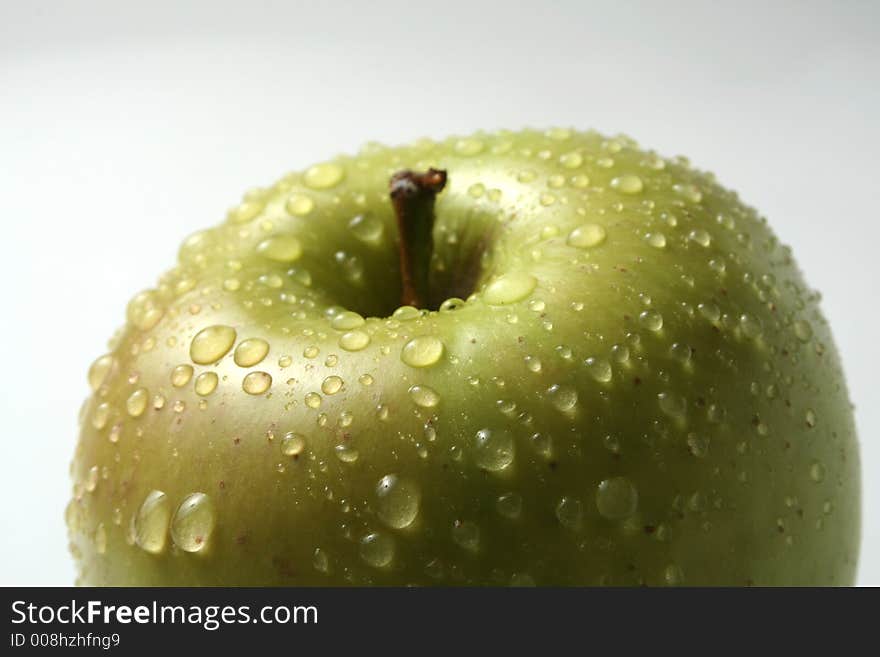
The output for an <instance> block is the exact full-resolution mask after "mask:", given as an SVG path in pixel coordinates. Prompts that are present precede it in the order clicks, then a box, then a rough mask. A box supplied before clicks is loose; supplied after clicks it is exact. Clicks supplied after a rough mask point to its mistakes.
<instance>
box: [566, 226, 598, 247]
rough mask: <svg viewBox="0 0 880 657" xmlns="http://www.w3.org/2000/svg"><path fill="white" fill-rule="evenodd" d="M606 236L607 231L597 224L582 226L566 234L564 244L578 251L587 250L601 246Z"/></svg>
mask: <svg viewBox="0 0 880 657" xmlns="http://www.w3.org/2000/svg"><path fill="white" fill-rule="evenodd" d="M607 236H608V233H607V231H606V230H605V228H604V227H603V226H600V225H599V224H582V225H581V226H578V227H577V228H575V229H574V230H572V231H571V232H570V233H569V234H568V239H567V240H566V243H567V244H568V245H569V246H573V247H576V248H578V249H589V248H592V247H594V246H599V245H600V244H602V243H603V242H604V241H605V239H606V238H607Z"/></svg>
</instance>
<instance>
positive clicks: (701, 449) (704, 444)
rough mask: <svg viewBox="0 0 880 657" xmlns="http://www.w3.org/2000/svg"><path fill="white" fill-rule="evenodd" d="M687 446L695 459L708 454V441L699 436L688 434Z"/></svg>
mask: <svg viewBox="0 0 880 657" xmlns="http://www.w3.org/2000/svg"><path fill="white" fill-rule="evenodd" d="M687 446H688V449H689V450H690V453H691V454H693V455H694V456H696V457H697V458H703V457H704V456H706V455H707V454H708V453H709V439H708V438H707V437H706V436H703V435H700V434H696V433H689V434H688V437H687Z"/></svg>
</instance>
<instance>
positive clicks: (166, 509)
mask: <svg viewBox="0 0 880 657" xmlns="http://www.w3.org/2000/svg"><path fill="white" fill-rule="evenodd" d="M170 519H171V506H170V503H169V501H168V497H167V496H166V495H165V493H163V492H162V491H160V490H153V491H150V493H149V494H148V495H147V497H146V498H145V499H144V502H143V504H141V506H140V508H139V509H138V511H137V513H136V514H135V516H134V519H133V521H132V522H133V524H132V530H133V534H134V542H135V543H136V544H137V545H138V547H140V548H141V549H142V550H144V551H145V552H149V553H151V554H159V553H160V552H162V550H164V549H165V539H166V537H167V535H168V522H169V520H170Z"/></svg>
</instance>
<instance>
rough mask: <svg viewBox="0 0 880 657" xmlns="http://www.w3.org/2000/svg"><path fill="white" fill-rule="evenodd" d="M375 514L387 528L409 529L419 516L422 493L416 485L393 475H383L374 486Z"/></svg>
mask: <svg viewBox="0 0 880 657" xmlns="http://www.w3.org/2000/svg"><path fill="white" fill-rule="evenodd" d="M376 496H377V497H378V498H379V502H378V506H377V512H378V514H379V518H380V520H382V522H384V523H385V524H386V525H388V526H389V527H393V528H394V529H402V528H404V527H409V526H410V525H411V524H412V523H413V521H414V520H415V519H416V516H417V515H418V514H419V504H420V503H421V500H422V493H421V490H420V489H419V487H418V485H417V484H415V483H414V482H412V481H409V480H408V479H401V478H400V477H398V476H397V475H395V474H389V475H385V476H384V477H382V478H381V479H380V480H379V484H378V485H377V486H376Z"/></svg>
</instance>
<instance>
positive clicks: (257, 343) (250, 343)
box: [232, 338, 269, 367]
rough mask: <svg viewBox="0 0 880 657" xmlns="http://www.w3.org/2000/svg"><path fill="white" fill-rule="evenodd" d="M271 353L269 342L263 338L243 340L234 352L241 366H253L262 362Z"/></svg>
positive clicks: (234, 358)
mask: <svg viewBox="0 0 880 657" xmlns="http://www.w3.org/2000/svg"><path fill="white" fill-rule="evenodd" d="M268 353H269V343H268V342H266V341H265V340H263V339H262V338H248V339H247V340H244V341H243V342H241V343H240V344H239V345H238V346H237V347H236V348H235V353H234V354H233V356H232V357H233V360H235V364H236V365H238V366H239V367H253V366H254V365H256V364H258V363H260V362H262V360H263V359H264V358H265V357H266V354H268Z"/></svg>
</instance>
